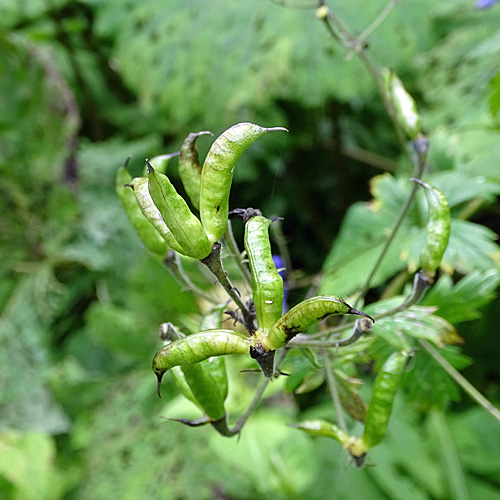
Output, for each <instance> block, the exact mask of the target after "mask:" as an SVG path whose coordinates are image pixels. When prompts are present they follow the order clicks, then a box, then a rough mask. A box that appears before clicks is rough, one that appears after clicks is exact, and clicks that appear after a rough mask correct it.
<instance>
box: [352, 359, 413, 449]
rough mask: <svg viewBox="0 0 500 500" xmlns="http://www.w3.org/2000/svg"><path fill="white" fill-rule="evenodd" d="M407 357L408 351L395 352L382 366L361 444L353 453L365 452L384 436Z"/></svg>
mask: <svg viewBox="0 0 500 500" xmlns="http://www.w3.org/2000/svg"><path fill="white" fill-rule="evenodd" d="M407 359H408V355H407V354H406V353H402V352H395V353H393V354H391V356H389V358H388V359H387V361H386V362H385V363H384V365H383V366H382V369H381V370H380V372H379V373H378V375H377V378H376V379H375V384H374V386H373V392H372V397H371V399H370V403H369V405H368V411H367V412H366V418H365V428H364V431H363V435H362V436H361V440H360V446H359V447H358V448H357V449H354V450H351V453H352V454H354V455H356V454H357V455H360V454H364V453H366V451H368V450H369V449H370V448H373V447H374V446H376V445H377V444H379V443H380V442H381V441H382V439H383V438H384V436H385V433H386V431H387V424H388V423H389V418H390V416H391V412H392V404H393V402H394V397H395V396H396V392H397V390H398V387H399V382H400V380H401V376H402V374H403V371H404V369H405V366H406V361H407Z"/></svg>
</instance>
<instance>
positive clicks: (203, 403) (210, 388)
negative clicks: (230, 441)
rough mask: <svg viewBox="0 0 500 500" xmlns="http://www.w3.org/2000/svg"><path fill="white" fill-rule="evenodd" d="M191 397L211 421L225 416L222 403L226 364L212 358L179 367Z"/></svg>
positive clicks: (216, 358) (224, 394) (224, 392)
mask: <svg viewBox="0 0 500 500" xmlns="http://www.w3.org/2000/svg"><path fill="white" fill-rule="evenodd" d="M181 370H182V372H183V374H184V377H185V379H186V382H187V383H188V385H189V387H190V389H191V392H192V394H193V396H194V397H195V399H196V401H197V402H198V404H199V406H200V407H201V408H202V409H203V411H204V412H205V413H206V415H207V416H208V417H210V419H211V420H220V419H221V418H224V417H225V415H226V410H225V408H224V402H225V401H226V398H227V392H228V385H227V376H226V364H225V361H224V358H222V357H212V358H209V359H206V360H205V361H202V362H201V363H195V364H190V365H181Z"/></svg>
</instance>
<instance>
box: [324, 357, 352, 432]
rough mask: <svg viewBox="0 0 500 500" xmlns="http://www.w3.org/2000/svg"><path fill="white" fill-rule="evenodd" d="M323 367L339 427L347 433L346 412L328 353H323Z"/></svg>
mask: <svg viewBox="0 0 500 500" xmlns="http://www.w3.org/2000/svg"><path fill="white" fill-rule="evenodd" d="M322 356H323V365H324V369H325V374H326V383H327V385H328V390H329V391H330V396H331V397H332V400H333V405H334V406H335V412H336V413H337V422H338V423H339V427H340V428H341V429H342V430H343V431H344V432H347V425H346V422H345V418H344V412H343V411H342V404H341V403H340V397H339V392H338V390H337V384H336V382H335V377H334V376H333V373H332V365H331V363H330V356H328V351H323V352H322Z"/></svg>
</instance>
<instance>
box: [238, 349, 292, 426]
mask: <svg viewBox="0 0 500 500" xmlns="http://www.w3.org/2000/svg"><path fill="white" fill-rule="evenodd" d="M285 356H286V349H281V351H280V353H279V356H278V358H277V359H276V372H278V368H279V365H280V364H281V362H282V361H283V358H284V357H285ZM271 380H272V378H267V377H266V378H265V380H264V381H263V382H262V384H261V385H260V387H259V388H258V389H257V392H256V393H255V396H254V397H253V399H252V402H251V403H250V405H249V406H248V408H247V411H246V412H245V413H244V414H243V415H242V416H241V417H240V419H239V420H238V422H237V423H236V425H235V426H234V427H233V428H232V429H229V432H230V433H231V434H233V435H234V434H238V433H239V432H240V431H241V429H242V428H243V426H244V425H245V422H246V421H247V420H248V417H250V415H251V414H252V412H253V411H254V410H255V408H256V407H257V406H258V404H259V403H260V400H261V399H262V396H263V394H264V391H265V390H266V387H267V385H268V384H269V382H270V381H271Z"/></svg>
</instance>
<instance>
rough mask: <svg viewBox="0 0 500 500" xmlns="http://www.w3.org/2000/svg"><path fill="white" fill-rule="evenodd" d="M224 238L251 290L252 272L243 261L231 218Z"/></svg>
mask: <svg viewBox="0 0 500 500" xmlns="http://www.w3.org/2000/svg"><path fill="white" fill-rule="evenodd" d="M223 239H224V243H225V244H226V246H227V247H228V249H229V252H230V256H231V258H232V259H233V260H234V262H235V263H236V265H237V266H238V269H239V270H240V273H241V276H242V277H243V280H244V281H245V284H246V286H247V288H248V290H250V289H251V287H252V278H251V276H250V272H249V271H248V267H247V266H246V265H245V264H244V263H243V258H242V253H241V252H240V249H239V248H238V244H237V243H236V239H235V237H234V233H233V226H232V224H231V220H229V221H228V223H227V231H226V233H225V234H224V236H223Z"/></svg>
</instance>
